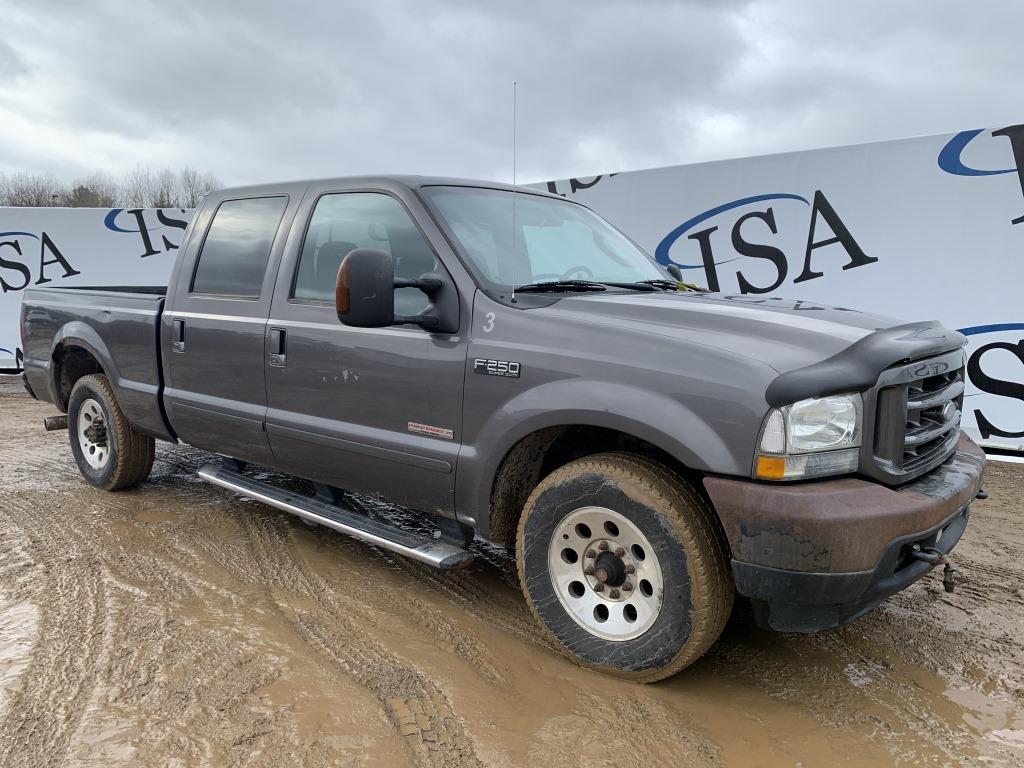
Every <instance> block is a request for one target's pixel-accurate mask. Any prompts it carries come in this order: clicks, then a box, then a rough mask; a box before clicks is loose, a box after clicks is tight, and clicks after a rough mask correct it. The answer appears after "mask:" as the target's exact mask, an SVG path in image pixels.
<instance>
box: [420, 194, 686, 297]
mask: <svg viewBox="0 0 1024 768" xmlns="http://www.w3.org/2000/svg"><path fill="white" fill-rule="evenodd" d="M421 192H422V193H423V195H424V196H425V197H426V198H427V199H428V201H430V202H431V203H433V206H434V208H435V210H436V211H437V213H439V214H440V216H441V218H443V219H444V222H445V223H446V224H447V225H448V230H449V231H450V233H451V234H452V236H454V238H455V240H456V241H457V245H458V246H459V247H460V248H461V250H462V251H463V253H464V255H465V256H466V257H467V258H468V259H469V260H470V261H471V262H472V265H473V266H474V267H475V268H476V272H477V274H478V275H479V276H480V277H481V278H482V279H483V280H484V281H485V282H486V283H487V284H488V287H489V288H492V289H494V290H495V291H499V292H500V291H508V290H510V289H511V287H512V286H515V287H516V288H519V287H521V286H525V285H530V284H533V283H543V282H549V281H557V280H577V281H581V280H588V281H593V282H597V283H624V284H632V283H637V282H641V281H644V280H656V281H660V280H666V279H668V275H667V273H666V272H664V271H663V270H662V268H661V267H660V266H659V265H658V264H657V262H655V261H654V260H653V259H652V258H651V257H650V256H648V255H647V254H646V253H644V252H643V251H642V250H640V249H639V248H638V247H637V246H636V245H634V244H633V243H632V242H630V241H629V240H628V239H627V238H626V237H624V236H623V235H622V234H621V233H620V232H619V231H618V230H616V229H615V228H614V227H612V226H611V225H610V224H608V222H606V221H605V220H604V219H602V218H601V217H600V216H598V215H597V214H595V213H593V212H592V211H589V210H587V209H586V208H584V207H583V206H580V205H576V204H575V203H570V202H567V201H564V200H558V199H555V198H550V197H542V196H539V195H532V194H528V193H521V192H516V193H513V192H509V191H505V190H498V189H479V188H475V187H444V186H435V187H423V188H422V189H421ZM513 209H514V210H513Z"/></svg>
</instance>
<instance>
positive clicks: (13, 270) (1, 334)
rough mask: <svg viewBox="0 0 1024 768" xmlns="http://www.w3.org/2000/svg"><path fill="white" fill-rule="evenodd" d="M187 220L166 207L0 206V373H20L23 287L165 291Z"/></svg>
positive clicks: (185, 214) (187, 213) (184, 214)
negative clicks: (158, 287)
mask: <svg viewBox="0 0 1024 768" xmlns="http://www.w3.org/2000/svg"><path fill="white" fill-rule="evenodd" d="M191 215H192V211H190V210H179V209H171V208H160V209H155V208H142V209H140V208H133V209H128V210H126V209H123V208H112V209H106V208H0V370H3V369H8V370H9V369H14V368H20V367H21V355H22V350H21V334H20V330H19V323H20V315H21V296H22V293H23V292H24V291H25V289H26V288H30V287H35V286H53V285H60V286H69V287H70V286H76V285H78V286H87V285H88V286H92V285H167V281H168V279H169V278H170V275H171V267H173V266H174V255H175V253H176V252H177V248H178V246H179V245H180V244H181V236H182V234H183V233H184V231H185V227H186V226H187V225H188V220H189V218H190V217H191Z"/></svg>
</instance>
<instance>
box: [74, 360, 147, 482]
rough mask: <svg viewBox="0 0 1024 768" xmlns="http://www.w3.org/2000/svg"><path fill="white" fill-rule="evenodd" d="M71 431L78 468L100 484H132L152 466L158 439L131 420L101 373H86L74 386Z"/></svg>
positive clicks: (140, 480)
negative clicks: (136, 427)
mask: <svg viewBox="0 0 1024 768" xmlns="http://www.w3.org/2000/svg"><path fill="white" fill-rule="evenodd" d="M68 435H69V438H70V440H71V452H72V454H74V457H75V463H76V464H78V470H79V471H80V472H81V473H82V477H84V478H85V479H86V481H87V482H88V483H89V484H90V485H94V486H96V487H97V488H102V489H103V490H106V491H119V490H122V489H123V488H131V487H132V486H135V485H138V484H139V483H141V482H142V481H143V480H145V479H146V478H147V477H149V473H150V470H152V469H153V454H154V450H155V447H156V446H155V441H154V440H153V438H152V437H150V436H149V435H143V434H141V433H140V432H137V431H135V429H134V428H133V427H132V425H131V424H129V423H128V419H126V418H125V415H124V414H123V413H122V412H121V408H120V406H119V405H118V404H117V400H115V399H114V392H113V390H112V389H111V388H110V382H109V381H108V380H107V377H106V376H103V375H102V374H95V375H92V376H83V377H82V378H81V379H79V380H78V382H77V383H76V384H75V387H74V389H72V390H71V398H70V400H69V401H68Z"/></svg>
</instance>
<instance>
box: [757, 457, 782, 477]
mask: <svg viewBox="0 0 1024 768" xmlns="http://www.w3.org/2000/svg"><path fill="white" fill-rule="evenodd" d="M757 476H758V477H760V478H761V479H762V480H781V479H782V478H784V477H785V476H786V459H785V457H783V456H758V457H757Z"/></svg>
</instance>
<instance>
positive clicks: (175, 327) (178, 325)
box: [171, 320, 185, 352]
mask: <svg viewBox="0 0 1024 768" xmlns="http://www.w3.org/2000/svg"><path fill="white" fill-rule="evenodd" d="M171 332H172V335H171V351H172V352H184V351H185V321H184V320H173V321H172V322H171Z"/></svg>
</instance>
